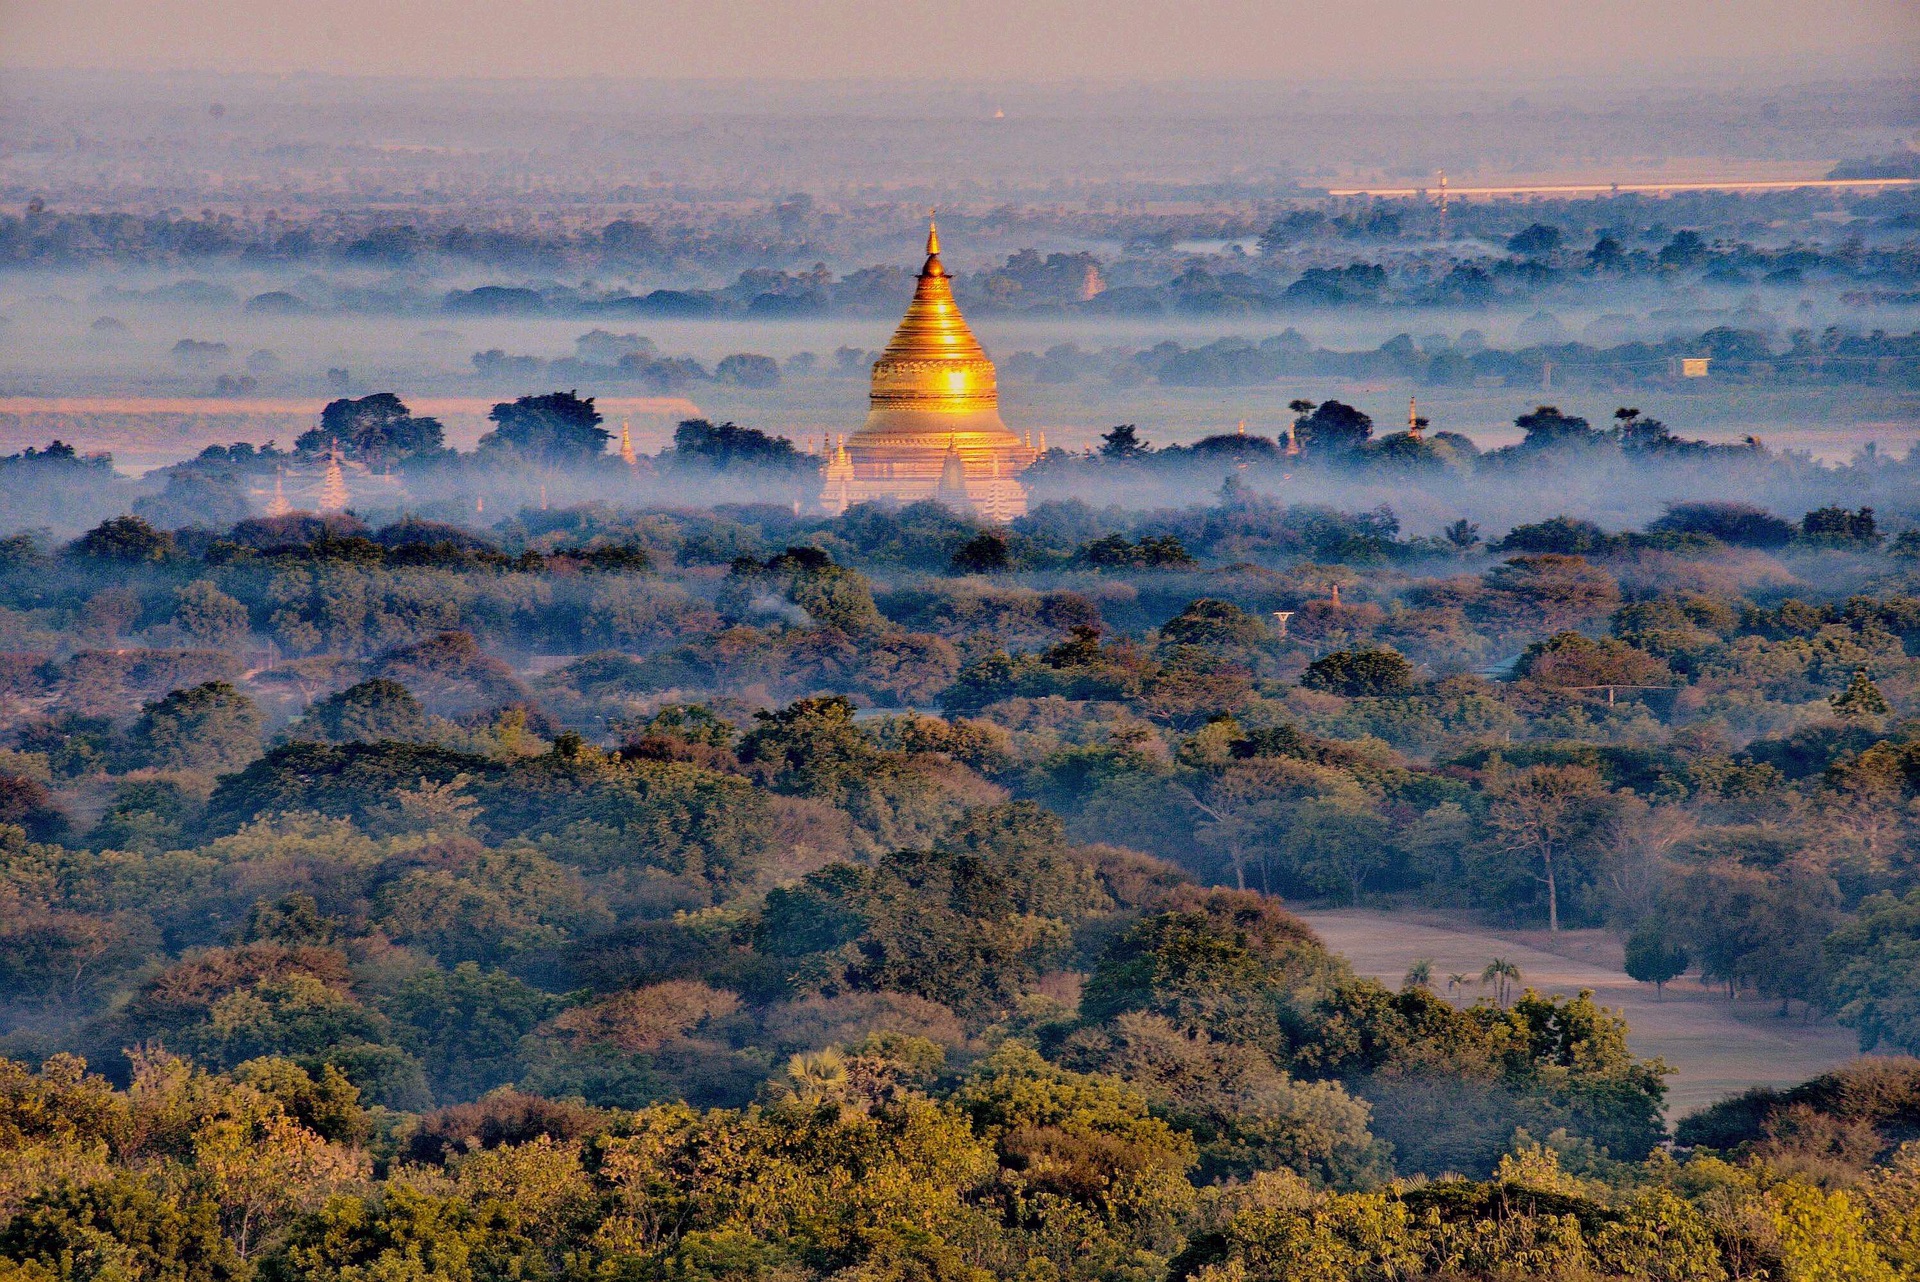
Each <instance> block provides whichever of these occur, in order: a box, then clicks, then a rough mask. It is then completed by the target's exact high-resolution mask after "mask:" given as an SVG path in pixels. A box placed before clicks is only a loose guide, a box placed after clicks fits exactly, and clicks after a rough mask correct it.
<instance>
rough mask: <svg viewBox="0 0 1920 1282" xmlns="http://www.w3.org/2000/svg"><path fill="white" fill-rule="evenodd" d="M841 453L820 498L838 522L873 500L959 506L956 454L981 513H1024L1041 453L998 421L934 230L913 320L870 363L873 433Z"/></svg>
mask: <svg viewBox="0 0 1920 1282" xmlns="http://www.w3.org/2000/svg"><path fill="white" fill-rule="evenodd" d="M844 450H845V452H844V454H841V453H839V452H838V451H836V454H835V457H834V458H833V459H832V460H831V461H830V465H829V470H830V471H831V472H833V473H834V475H830V476H827V477H826V478H825V480H826V481H827V484H826V485H825V486H824V487H823V489H822V493H821V496H820V502H821V506H822V507H823V508H825V509H826V510H827V511H829V512H832V513H835V514H838V513H840V512H843V511H845V510H846V509H847V508H848V507H849V506H850V505H852V504H854V503H866V502H872V501H874V500H876V499H891V500H893V501H895V502H899V503H913V502H917V501H919V500H921V499H934V498H938V499H940V500H941V501H943V502H948V503H953V502H954V501H955V500H956V499H957V497H958V496H957V494H955V492H954V483H955V480H956V478H955V476H954V472H955V468H954V467H953V466H952V465H951V464H950V462H949V458H948V455H949V453H950V452H951V453H952V454H954V455H957V456H958V460H959V465H960V470H962V471H964V479H965V488H966V499H967V503H968V505H969V506H970V507H971V508H972V509H973V511H974V513H975V514H977V515H979V516H981V517H984V518H985V519H987V520H990V521H1009V520H1012V519H1013V518H1014V517H1016V516H1020V515H1021V514H1023V513H1024V512H1025V511H1026V510H1027V492H1026V488H1025V487H1024V486H1022V485H1021V484H1020V482H1019V480H1018V479H1017V478H1018V477H1019V474H1020V473H1021V472H1022V471H1024V470H1025V469H1026V468H1027V466H1028V465H1029V464H1031V463H1032V462H1033V460H1034V459H1035V458H1036V457H1037V454H1036V452H1035V451H1034V450H1033V449H1032V448H1031V447H1030V446H1028V445H1026V444H1024V443H1022V442H1021V440H1020V438H1019V437H1017V436H1015V435H1014V434H1013V433H1012V432H1010V431H1008V430H1007V425H1006V424H1005V423H1003V422H1001V421H1000V397H999V393H998V391H997V390H996V388H995V385H994V373H993V362H992V361H990V360H988V359H987V353H986V350H985V349H984V348H982V347H981V346H980V340H979V339H977V338H975V337H974V336H973V331H972V330H971V329H968V328H967V322H966V319H965V318H964V317H962V316H961V315H960V307H959V304H957V303H955V302H954V300H953V278H952V277H951V276H949V275H948V274H947V269H946V268H945V267H944V266H943V265H942V264H941V262H940V232H939V229H938V228H937V227H934V226H931V225H929V226H928V228H927V261H926V265H925V266H923V267H922V268H921V269H920V277H919V282H918V284H917V285H916V286H915V287H914V291H913V301H912V302H910V303H908V304H907V314H906V315H905V316H904V317H902V318H901V320H900V327H899V328H898V329H896V330H895V331H894V333H893V341H892V342H890V343H888V344H887V349H886V350H885V351H884V352H882V353H881V354H880V359H879V360H877V361H875V362H874V364H873V391H872V394H871V396H870V397H869V400H868V410H867V421H866V424H865V426H863V427H862V428H861V429H860V430H859V431H857V432H855V433H854V434H853V435H852V436H850V437H848V438H847V441H846V444H845V447H844ZM849 472H850V473H851V474H850V475H849ZM943 473H945V475H946V483H945V485H943V484H942V474H943Z"/></svg>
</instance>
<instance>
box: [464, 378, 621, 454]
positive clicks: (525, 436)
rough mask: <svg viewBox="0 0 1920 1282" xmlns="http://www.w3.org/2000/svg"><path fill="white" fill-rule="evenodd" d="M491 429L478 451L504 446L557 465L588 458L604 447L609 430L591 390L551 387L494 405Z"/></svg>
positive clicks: (487, 450)
mask: <svg viewBox="0 0 1920 1282" xmlns="http://www.w3.org/2000/svg"><path fill="white" fill-rule="evenodd" d="M487 417H488V418H489V419H490V420H492V422H493V423H494V425H495V426H494V430H493V431H491V432H489V433H487V434H486V435H485V436H483V437H481V438H480V450H481V452H482V453H495V452H503V451H504V452H507V453H511V454H514V455H518V456H519V457H520V458H523V459H527V460H530V461H534V462H539V463H546V464H551V465H555V466H567V465H574V464H580V463H585V462H590V461H591V460H593V459H597V458H599V457H600V456H601V455H602V454H604V453H606V448H607V442H608V441H610V440H612V439H613V434H612V433H611V432H608V431H606V430H605V429H603V428H602V427H601V426H600V422H601V418H600V412H599V411H598V410H596V409H594V408H593V398H592V397H591V396H589V397H586V398H585V399H582V398H581V397H580V396H579V395H577V394H576V393H574V392H549V393H547V394H546V395H545V396H522V397H521V398H520V399H519V400H517V401H513V402H511V403H508V402H502V403H501V404H499V405H495V406H494V407H493V409H492V411H491V412H490V413H489V414H488V415H487Z"/></svg>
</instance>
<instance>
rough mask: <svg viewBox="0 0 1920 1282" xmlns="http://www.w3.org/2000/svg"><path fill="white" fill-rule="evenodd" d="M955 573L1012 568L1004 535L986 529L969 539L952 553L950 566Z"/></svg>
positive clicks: (990, 571) (982, 572)
mask: <svg viewBox="0 0 1920 1282" xmlns="http://www.w3.org/2000/svg"><path fill="white" fill-rule="evenodd" d="M950 568H951V569H952V571H953V572H954V573H955V574H994V573H998V572H1000V571H1003V570H1010V569H1012V568H1013V558H1012V557H1011V556H1010V555H1009V553H1008V550H1007V540H1006V538H1005V537H1004V536H1002V535H1000V534H998V533H996V532H994V531H992V530H988V531H986V532H984V533H982V534H978V535H975V536H974V537H973V538H972V539H969V540H968V541H967V542H966V544H965V545H963V546H962V547H961V549H960V550H959V551H958V552H955V553H954V554H953V562H952V565H951V567H950Z"/></svg>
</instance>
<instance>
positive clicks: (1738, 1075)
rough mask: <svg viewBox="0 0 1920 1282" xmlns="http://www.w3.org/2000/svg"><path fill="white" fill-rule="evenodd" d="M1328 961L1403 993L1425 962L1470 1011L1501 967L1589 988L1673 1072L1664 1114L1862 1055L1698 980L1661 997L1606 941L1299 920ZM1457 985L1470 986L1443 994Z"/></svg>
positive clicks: (1432, 919)
mask: <svg viewBox="0 0 1920 1282" xmlns="http://www.w3.org/2000/svg"><path fill="white" fill-rule="evenodd" d="M1299 916H1300V917H1301V918H1302V919H1303V920H1305V921H1306V922H1307V923H1308V924H1309V925H1311V926H1312V927H1313V929H1314V930H1315V931H1316V932H1317V933H1318V934H1319V935H1320V937H1321V939H1323V940H1325V941H1326V944H1327V946H1328V947H1329V948H1331V949H1332V950H1333V951H1334V952H1336V953H1339V954H1340V955H1341V956H1343V957H1345V958H1347V960H1348V961H1350V962H1352V963H1353V967H1354V969H1355V970H1356V971H1358V972H1359V973H1361V974H1362V975H1371V976H1373V977H1374V978H1376V979H1378V980H1380V981H1381V982H1383V983H1386V984H1389V985H1392V986H1396V987H1397V986H1398V985H1399V984H1400V982H1401V980H1402V978H1403V977H1404V976H1405V975H1406V973H1407V969H1408V967H1410V966H1411V965H1413V963H1414V962H1415V961H1417V960H1421V959H1425V960H1427V961H1429V962H1431V963H1432V966H1433V987H1434V990H1435V991H1436V992H1438V993H1440V994H1441V995H1442V996H1446V997H1451V999H1452V1000H1454V1001H1456V1002H1460V1003H1463V1004H1464V1003H1471V1002H1473V1001H1475V1000H1477V999H1478V998H1480V997H1483V996H1491V990H1490V989H1488V988H1485V987H1483V986H1482V985H1480V983H1479V982H1478V981H1479V975H1480V972H1481V971H1482V970H1484V969H1485V968H1486V965H1487V963H1488V962H1489V961H1491V960H1493V959H1494V958H1496V957H1502V958H1505V959H1507V960H1508V961H1511V962H1513V963H1514V964H1516V965H1517V966H1519V967H1520V971H1521V981H1520V984H1521V987H1531V988H1537V989H1539V990H1540V991H1542V992H1543V993H1559V994H1565V995H1567V996H1572V995H1573V994H1575V993H1577V992H1579V991H1580V990H1581V989H1592V990H1593V993H1594V997H1595V999H1596V1000H1598V1001H1599V1002H1600V1004H1601V1005H1603V1006H1606V1007H1608V1008H1610V1009H1612V1010H1616V1011H1618V1012H1619V1013H1620V1014H1621V1015H1623V1016H1625V1018H1626V1020H1627V1023H1628V1025H1629V1026H1630V1030H1631V1031H1630V1033H1629V1035H1628V1041H1629V1044H1630V1045H1631V1046H1632V1047H1633V1050H1634V1053H1635V1054H1638V1055H1642V1056H1646V1057H1649V1058H1652V1057H1658V1058H1660V1059H1663V1060H1665V1061H1666V1062H1667V1064H1668V1066H1669V1067H1671V1068H1672V1069H1673V1070H1674V1073H1673V1076H1671V1077H1669V1078H1668V1079H1667V1087H1668V1090H1667V1112H1668V1115H1669V1116H1671V1117H1676V1118H1677V1117H1683V1116H1685V1115H1686V1114H1688V1113H1691V1112H1693V1111H1695V1110H1696V1109H1699V1108H1702V1107H1704V1106H1706V1105H1708V1104H1712V1103H1714V1102H1715V1101H1717V1100H1721V1099H1724V1098H1725V1097H1727V1096H1728V1095H1733V1094H1736V1093H1738V1092H1740V1091H1744V1090H1746V1089H1748V1088H1749V1087H1753V1086H1789V1085H1792V1084H1794V1083H1797V1082H1802V1081H1805V1080H1806V1079H1807V1078H1809V1077H1813V1076H1816V1075H1818V1074H1820V1073H1824V1072H1826V1071H1827V1070H1828V1069H1830V1068H1832V1067H1834V1066H1835V1065H1837V1064H1843V1063H1846V1062H1847V1061H1848V1060H1850V1059H1853V1058H1855V1057H1856V1056H1857V1055H1858V1053H1859V1052H1858V1050H1857V1048H1856V1044H1855V1041H1854V1037H1853V1034H1852V1032H1851V1031H1850V1030H1848V1029H1845V1028H1841V1027H1840V1026H1838V1025H1836V1024H1834V1023H1833V1022H1832V1021H1830V1020H1824V1019H1816V1020H1811V1021H1809V1020H1807V1019H1806V1018H1804V1017H1803V1016H1802V1014H1801V1013H1800V1011H1799V1010H1798V1009H1797V1008H1796V1009H1795V1011H1794V1013H1793V1014H1791V1015H1788V1016H1785V1017H1782V1016H1781V1015H1780V1014H1779V1013H1778V1012H1779V1006H1778V1004H1777V1003H1775V1002H1772V1001H1765V1000H1761V999H1758V998H1752V997H1745V998H1742V999H1741V1000H1740V1001H1736V1002H1729V1001H1728V1000H1727V998H1726V993H1725V990H1724V989H1720V990H1714V989H1709V988H1705V987H1702V986H1701V984H1700V982H1699V980H1698V978H1697V977H1687V978H1682V979H1679V980H1676V981H1674V982H1673V983H1670V984H1668V985H1667V986H1666V991H1665V993H1664V994H1663V995H1656V994H1655V992H1654V989H1653V985H1651V984H1642V983H1639V982H1638V981H1636V980H1634V979H1632V978H1631V977H1629V976H1628V975H1627V973H1626V971H1625V970H1624V969H1622V965H1621V959H1620V942H1619V940H1618V939H1617V938H1615V937H1614V936H1613V935H1611V934H1610V933H1608V932H1606V931H1602V930H1563V931H1561V932H1559V934H1558V935H1557V936H1553V935H1549V933H1548V932H1546V931H1508V930H1492V929H1489V928H1487V927H1484V926H1480V925H1477V924H1474V923H1472V922H1470V921H1466V920H1463V919H1450V918H1446V917H1441V916H1434V915H1429V914H1424V913H1422V914H1403V913H1386V912H1372V911H1366V910H1360V909H1334V910H1325V911H1305V912H1301V913H1299ZM1453 975H1467V976H1470V977H1471V979H1472V982H1471V983H1470V984H1468V985H1466V986H1464V987H1462V988H1455V989H1454V990H1453V991H1452V992H1449V989H1448V984H1447V981H1448V978H1449V977H1450V976H1453Z"/></svg>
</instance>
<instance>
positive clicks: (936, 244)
mask: <svg viewBox="0 0 1920 1282" xmlns="http://www.w3.org/2000/svg"><path fill="white" fill-rule="evenodd" d="M935 212H936V211H934V210H931V209H929V210H928V211H927V257H928V258H932V257H933V256H934V255H935V254H938V253H939V252H940V225H939V224H938V223H936V222H935V221H934V214H935Z"/></svg>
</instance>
